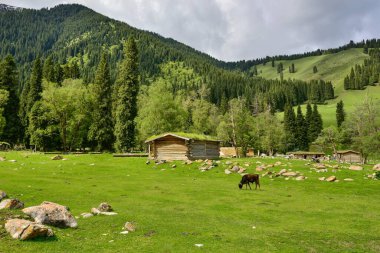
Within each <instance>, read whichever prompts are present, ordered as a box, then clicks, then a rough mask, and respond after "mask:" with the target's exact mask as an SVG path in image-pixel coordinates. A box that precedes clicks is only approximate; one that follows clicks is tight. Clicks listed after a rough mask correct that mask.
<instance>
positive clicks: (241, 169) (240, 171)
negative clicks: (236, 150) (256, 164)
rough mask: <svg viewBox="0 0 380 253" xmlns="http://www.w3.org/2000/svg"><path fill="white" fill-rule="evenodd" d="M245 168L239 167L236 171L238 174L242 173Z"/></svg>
mask: <svg viewBox="0 0 380 253" xmlns="http://www.w3.org/2000/svg"><path fill="white" fill-rule="evenodd" d="M246 170H247V169H246V168H243V167H240V169H239V171H238V173H239V174H241V173H244V172H245V171H246Z"/></svg>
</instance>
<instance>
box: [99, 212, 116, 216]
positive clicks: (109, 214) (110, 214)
mask: <svg viewBox="0 0 380 253" xmlns="http://www.w3.org/2000/svg"><path fill="white" fill-rule="evenodd" d="M99 214H101V215H107V216H112V215H117V213H115V212H100V213H99Z"/></svg>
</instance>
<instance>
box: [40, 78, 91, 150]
mask: <svg viewBox="0 0 380 253" xmlns="http://www.w3.org/2000/svg"><path fill="white" fill-rule="evenodd" d="M42 103H43V106H45V107H46V109H44V110H46V111H47V112H48V113H49V115H48V117H49V119H50V120H51V121H52V122H58V124H57V127H58V128H59V134H60V137H61V142H62V146H63V150H72V149H74V148H81V147H83V145H84V144H86V141H87V132H88V128H89V124H90V122H91V116H90V112H89V109H90V108H91V107H90V105H91V104H93V102H92V101H91V95H90V92H89V90H88V87H86V86H85V85H84V84H83V82H82V80H80V79H77V80H72V79H67V80H65V81H64V82H63V83H62V86H59V85H57V84H54V83H49V84H47V85H45V89H44V91H43V93H42ZM50 124H51V123H50Z"/></svg>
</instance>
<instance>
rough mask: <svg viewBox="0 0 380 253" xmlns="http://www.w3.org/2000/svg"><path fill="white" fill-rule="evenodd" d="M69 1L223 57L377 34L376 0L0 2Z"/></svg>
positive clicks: (8, 0)
mask: <svg viewBox="0 0 380 253" xmlns="http://www.w3.org/2000/svg"><path fill="white" fill-rule="evenodd" d="M73 2H75V3H80V4H83V5H86V6H88V7H90V8H92V9H94V10H96V11H97V12H100V13H102V14H104V15H106V16H109V17H112V18H114V19H118V20H122V21H125V22H127V23H128V24H130V25H132V26H134V27H137V28H140V29H144V30H149V31H153V32H156V33H159V34H161V35H163V36H165V37H171V38H174V39H175V40H178V41H180V42H183V43H185V44H187V45H190V46H192V47H194V48H196V49H198V50H200V51H203V52H206V53H208V54H210V55H212V56H214V57H216V58H218V59H222V60H228V61H234V60H242V59H254V58H259V57H264V56H266V55H277V54H292V53H300V52H304V51H310V50H314V49H317V48H330V47H336V46H340V45H343V44H346V43H347V42H348V41H349V40H354V41H359V40H362V39H367V38H380V28H379V24H380V1H378V0H344V1H342V0H66V1H63V0H0V3H5V4H9V5H14V6H20V7H27V8H41V7H52V6H55V5H56V4H59V3H73Z"/></svg>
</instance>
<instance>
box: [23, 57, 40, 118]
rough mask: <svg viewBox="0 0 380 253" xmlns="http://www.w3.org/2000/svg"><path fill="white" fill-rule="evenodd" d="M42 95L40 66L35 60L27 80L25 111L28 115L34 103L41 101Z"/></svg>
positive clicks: (38, 61)
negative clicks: (27, 89)
mask: <svg viewBox="0 0 380 253" xmlns="http://www.w3.org/2000/svg"><path fill="white" fill-rule="evenodd" d="M41 93H42V65H41V59H40V58H37V59H36V60H35V61H34V64H33V70H32V73H31V75H30V80H29V92H28V95H27V98H26V99H27V102H26V111H27V112H28V113H29V112H30V110H31V109H32V107H33V105H34V103H35V102H37V101H38V100H40V99H41Z"/></svg>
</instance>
